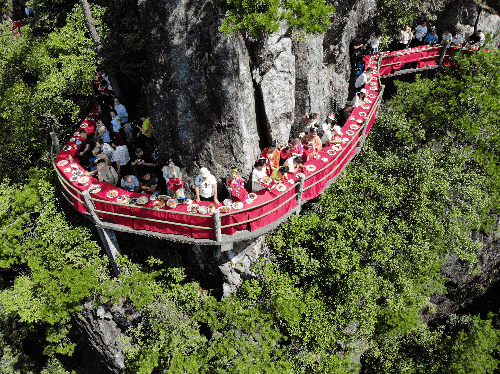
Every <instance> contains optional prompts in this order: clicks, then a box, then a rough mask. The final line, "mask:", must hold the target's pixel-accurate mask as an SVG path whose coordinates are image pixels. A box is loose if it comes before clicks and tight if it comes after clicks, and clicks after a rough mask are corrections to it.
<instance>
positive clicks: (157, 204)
mask: <svg viewBox="0 0 500 374" xmlns="http://www.w3.org/2000/svg"><path fill="white" fill-rule="evenodd" d="M164 206H165V203H164V202H163V201H160V200H157V201H155V202H154V203H153V208H158V209H160V208H163V207H164Z"/></svg>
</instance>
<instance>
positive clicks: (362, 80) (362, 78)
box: [354, 68, 373, 90]
mask: <svg viewBox="0 0 500 374" xmlns="http://www.w3.org/2000/svg"><path fill="white" fill-rule="evenodd" d="M372 77H373V69H372V68H368V69H366V71H364V72H363V73H361V74H360V75H359V77H358V78H357V79H356V82H354V87H356V90H358V89H360V88H363V87H364V86H365V84H367V83H368V82H369V81H370V80H371V79H372Z"/></svg>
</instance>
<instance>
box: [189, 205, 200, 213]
mask: <svg viewBox="0 0 500 374" xmlns="http://www.w3.org/2000/svg"><path fill="white" fill-rule="evenodd" d="M199 207H200V206H199V205H198V204H189V205H188V206H187V211H188V213H196V212H197V211H198V208H199Z"/></svg>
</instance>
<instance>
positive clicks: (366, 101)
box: [365, 99, 373, 104]
mask: <svg viewBox="0 0 500 374" xmlns="http://www.w3.org/2000/svg"><path fill="white" fill-rule="evenodd" d="M365 103H368V104H371V103H373V101H371V100H370V99H365Z"/></svg>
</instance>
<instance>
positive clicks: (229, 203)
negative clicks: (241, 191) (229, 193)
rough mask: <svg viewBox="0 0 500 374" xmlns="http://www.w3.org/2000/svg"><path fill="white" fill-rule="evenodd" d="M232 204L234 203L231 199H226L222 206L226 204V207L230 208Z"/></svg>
mask: <svg viewBox="0 0 500 374" xmlns="http://www.w3.org/2000/svg"><path fill="white" fill-rule="evenodd" d="M232 203H233V201H232V200H231V199H226V200H224V201H223V202H222V204H224V205H225V206H230V205H231V204H232Z"/></svg>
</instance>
